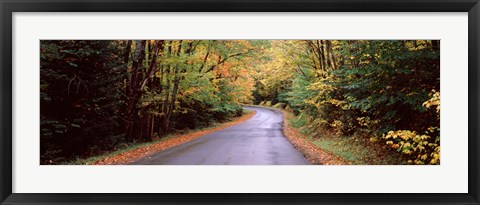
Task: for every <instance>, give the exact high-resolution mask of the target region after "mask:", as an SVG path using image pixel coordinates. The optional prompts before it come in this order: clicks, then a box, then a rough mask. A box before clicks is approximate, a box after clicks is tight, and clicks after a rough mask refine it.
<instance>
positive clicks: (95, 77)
mask: <svg viewBox="0 0 480 205" xmlns="http://www.w3.org/2000/svg"><path fill="white" fill-rule="evenodd" d="M40 102H41V104H40V107H41V109H40V152H41V153H40V163H41V164H64V163H68V162H69V161H72V160H76V159H83V158H88V157H92V156H96V155H101V154H104V153H108V152H112V151H115V150H119V149H122V148H125V147H128V146H131V145H134V144H138V143H142V142H151V141H155V140H157V139H161V138H164V137H166V136H167V135H170V134H172V133H182V132H186V131H188V130H196V129H201V128H205V127H209V126H212V125H213V124H215V123H221V122H227V121H229V120H231V119H232V118H235V117H239V116H242V115H243V114H244V113H245V110H244V109H243V108H242V106H244V105H252V104H253V105H259V106H263V107H273V108H275V109H281V110H284V111H287V112H289V113H292V115H293V116H294V119H292V120H291V122H292V124H294V125H295V126H298V127H299V128H301V130H302V133H303V134H304V135H305V136H307V138H308V139H310V140H312V141H315V140H318V139H322V138H324V136H326V135H328V136H329V138H331V139H334V140H337V141H338V142H340V141H342V140H344V139H352V140H354V141H355V142H358V141H360V142H362V143H364V144H370V145H368V146H365V147H364V148H365V149H366V151H367V152H374V153H378V154H377V155H378V156H382V157H385V156H390V157H392V158H394V161H393V162H389V163H390V164H417V165H419V164H432V165H435V164H440V41H438V40H42V41H41V42H40ZM342 142H345V141H342ZM347 142H350V141H347ZM360 144H361V143H360ZM331 149H333V151H331V152H333V153H335V151H336V150H335V149H337V151H338V147H336V146H335V144H333V145H332V148H331ZM370 149H371V150H370ZM375 160H376V159H375ZM375 160H373V161H368V162H365V163H368V164H382V162H377V161H375Z"/></svg>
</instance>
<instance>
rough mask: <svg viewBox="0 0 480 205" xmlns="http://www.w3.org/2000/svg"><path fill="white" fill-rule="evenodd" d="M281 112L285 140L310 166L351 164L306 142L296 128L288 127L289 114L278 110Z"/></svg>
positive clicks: (308, 141)
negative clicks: (303, 156)
mask: <svg viewBox="0 0 480 205" xmlns="http://www.w3.org/2000/svg"><path fill="white" fill-rule="evenodd" d="M280 111H282V112H283V116H284V120H283V133H284V134H285V136H286V137H287V139H288V140H289V141H290V142H291V143H292V144H293V145H294V146H295V147H296V148H297V149H298V150H299V151H300V152H302V153H303V154H304V155H305V157H307V159H308V161H310V163H312V164H324V165H345V164H351V163H349V162H347V161H345V160H343V159H342V158H340V157H338V156H335V155H333V154H331V153H328V152H326V151H324V150H322V149H321V148H319V147H318V146H316V145H315V144H313V143H312V142H311V141H310V140H308V139H307V138H306V137H305V136H304V135H302V134H301V133H300V132H299V131H298V130H297V129H296V128H294V127H293V126H292V125H290V123H289V120H288V119H290V118H292V116H291V114H290V113H288V112H286V111H284V110H280Z"/></svg>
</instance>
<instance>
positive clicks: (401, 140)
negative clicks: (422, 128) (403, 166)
mask: <svg viewBox="0 0 480 205" xmlns="http://www.w3.org/2000/svg"><path fill="white" fill-rule="evenodd" d="M429 130H437V128H429ZM438 131H439V129H438ZM431 133H433V132H431ZM382 138H383V139H386V140H387V141H386V142H385V144H386V145H389V146H390V147H391V148H392V149H395V150H396V151H398V152H401V153H403V154H405V155H407V156H409V157H407V158H410V159H408V161H407V162H408V163H409V164H412V163H414V164H439V163H440V145H439V144H437V142H436V141H433V142H432V140H433V139H432V137H431V136H429V135H419V134H417V133H416V132H415V131H410V130H397V131H389V132H387V133H386V134H384V135H383V136H382ZM412 155H413V156H412Z"/></svg>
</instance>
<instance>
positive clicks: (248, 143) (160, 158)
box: [132, 106, 309, 165]
mask: <svg viewBox="0 0 480 205" xmlns="http://www.w3.org/2000/svg"><path fill="white" fill-rule="evenodd" d="M245 108H246V109H251V110H255V111H256V112H257V113H256V114H255V115H254V116H253V117H252V118H250V119H248V120H246V121H244V122H242V123H240V124H237V125H234V126H232V127H229V128H226V129H223V130H220V131H217V132H213V133H210V134H207V135H205V136H203V137H199V138H197V139H195V140H192V141H190V142H187V143H184V144H181V145H179V146H177V147H173V148H171V149H168V150H164V151H161V152H158V153H155V154H152V155H150V156H148V157H145V158H143V159H140V160H138V161H136V162H134V163H132V164H151V165H154V164H163V165H276V164H278V165H281V164H283V165H305V164H309V163H308V161H307V160H306V159H305V157H304V156H303V154H302V153H300V152H299V151H297V150H296V149H295V148H294V147H293V145H292V144H291V143H290V142H289V141H288V140H287V139H286V138H285V136H284V135H283V131H282V124H283V114H282V113H281V112H279V111H273V110H269V109H263V108H257V107H249V106H246V107H245Z"/></svg>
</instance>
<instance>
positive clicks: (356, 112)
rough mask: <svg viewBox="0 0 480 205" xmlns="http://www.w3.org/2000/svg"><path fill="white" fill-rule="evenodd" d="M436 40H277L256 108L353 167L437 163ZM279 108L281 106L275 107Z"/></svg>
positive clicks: (260, 78) (260, 84)
mask: <svg viewBox="0 0 480 205" xmlns="http://www.w3.org/2000/svg"><path fill="white" fill-rule="evenodd" d="M439 52H440V42H439V41H435V40H433V41H430V40H408V41H393V40H392V41H374V40H373V41H370V40H338V41H337V40H309V41H294V40H291V41H275V42H272V48H271V50H270V52H269V54H268V56H269V58H270V59H272V60H270V61H269V63H268V64H265V65H264V66H263V67H261V68H259V69H258V75H257V81H256V89H255V90H254V96H255V98H254V99H255V101H254V104H259V105H263V106H273V107H284V108H285V109H286V110H289V111H291V112H292V113H293V114H294V115H295V116H296V119H294V120H293V121H292V123H293V124H294V125H296V126H297V127H299V128H300V130H301V131H302V133H304V134H305V135H307V136H308V138H310V139H311V141H312V142H314V143H315V144H316V145H317V146H318V147H321V148H322V149H324V150H326V151H329V152H331V153H334V154H336V155H337V156H340V157H342V158H344V159H346V160H349V161H352V162H353V163H356V164H439V163H440V127H439V125H440V122H439V120H440V55H439ZM279 103H280V104H279Z"/></svg>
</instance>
